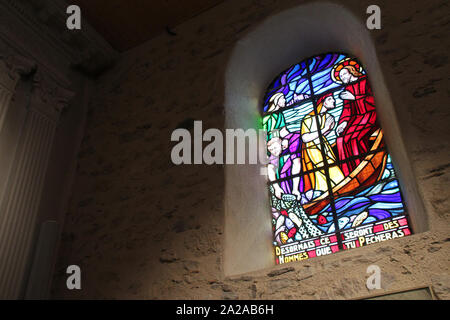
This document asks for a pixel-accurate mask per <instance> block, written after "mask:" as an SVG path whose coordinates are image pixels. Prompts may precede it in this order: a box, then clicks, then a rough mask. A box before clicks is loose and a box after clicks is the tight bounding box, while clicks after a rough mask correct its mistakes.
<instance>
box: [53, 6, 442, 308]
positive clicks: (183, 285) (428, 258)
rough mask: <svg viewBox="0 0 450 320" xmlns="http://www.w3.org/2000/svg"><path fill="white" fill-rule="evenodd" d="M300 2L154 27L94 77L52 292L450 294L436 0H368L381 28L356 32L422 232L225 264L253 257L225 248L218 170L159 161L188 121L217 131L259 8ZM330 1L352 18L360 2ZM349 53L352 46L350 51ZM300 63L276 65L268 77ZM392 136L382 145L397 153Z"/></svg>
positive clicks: (265, 232) (271, 10)
mask: <svg viewBox="0 0 450 320" xmlns="http://www.w3.org/2000/svg"><path fill="white" fill-rule="evenodd" d="M310 2H311V1H290V0H286V1H272V0H254V1H250V0H248V1H235V0H232V1H227V2H225V3H223V4H221V5H219V6H218V7H216V8H214V9H212V10H210V11H207V12H205V13H203V14H202V15H200V16H198V17H196V18H195V19H193V20H190V21H188V22H186V23H184V24H182V25H180V26H179V27H177V28H176V29H175V30H174V31H175V32H176V33H177V36H170V35H166V34H164V35H161V36H159V37H157V38H155V39H153V40H152V41H150V42H148V43H146V44H144V45H142V46H140V47H138V48H136V49H133V50H131V51H129V52H126V53H125V54H123V55H122V57H121V59H120V61H119V62H118V64H117V65H116V66H115V67H114V68H113V69H112V70H110V71H109V72H108V73H107V74H106V75H104V76H103V77H102V78H100V79H99V81H97V83H96V90H95V94H94V97H93V98H92V100H91V102H90V109H89V112H88V118H87V125H86V131H85V134H84V139H83V142H82V145H81V150H80V152H79V154H78V167H77V174H76V179H75V183H74V187H73V191H72V197H71V201H70V205H69V209H68V211H67V213H66V218H65V226H64V231H63V236H62V242H61V246H60V251H59V259H58V264H57V269H56V274H55V277H54V281H53V292H52V296H53V297H54V298H65V299H74V298H86V299H87V298H96V299H98V298H118V299H134V298H139V299H169V298H170V299H184V298H189V299H200V298H201V299H222V298H223V299H238V298H239V299H272V298H275V299H331V298H334V299H349V298H357V297H361V296H365V295H368V294H372V293H382V292H388V291H393V290H402V289H409V288H411V287H417V286H422V285H423V286H425V285H430V284H431V285H432V286H433V290H434V291H435V294H436V296H437V297H438V298H440V299H448V298H450V291H449V287H450V276H449V242H450V241H449V240H450V237H449V227H448V224H449V210H448V206H449V200H448V198H449V192H448V180H449V173H450V163H449V159H450V157H449V156H450V151H449V150H450V148H449V138H450V132H449V129H448V123H449V108H448V105H447V102H448V88H447V86H448V71H449V61H448V53H447V52H448V49H449V43H448V37H447V30H446V26H447V25H448V22H449V21H448V19H449V18H448V12H449V7H448V6H449V5H448V3H447V2H446V1H439V0H433V1H427V2H422V1H403V0H402V1H378V2H379V3H378V5H379V6H380V7H381V10H382V29H381V30H374V31H370V32H369V33H370V37H371V38H372V40H373V43H374V44H375V45H374V50H375V51H376V56H377V57H378V63H379V69H380V70H381V74H382V76H383V77H384V82H385V86H386V88H388V91H389V93H390V96H391V100H392V104H393V106H394V107H395V116H396V117H397V121H398V124H399V134H400V135H401V137H402V138H403V143H404V147H405V150H404V155H407V157H408V159H409V162H410V164H411V170H410V171H411V172H410V173H409V174H410V175H411V176H412V177H414V178H415V180H416V181H417V192H418V194H419V195H420V196H421V197H422V199H423V204H424V206H425V210H424V213H423V214H425V215H426V219H425V220H426V221H427V227H426V228H425V230H426V231H424V230H421V231H423V232H419V233H416V234H414V235H412V236H409V237H405V238H402V239H396V240H391V241H387V242H382V243H378V244H375V245H371V246H368V247H364V248H359V249H355V250H352V251H349V252H343V253H338V254H335V255H330V256H326V257H322V258H315V259H311V260H308V261H304V262H298V263H291V264H288V265H284V266H278V267H276V266H274V265H273V266H270V265H266V266H264V268H262V269H258V270H255V271H251V272H246V273H245V274H235V272H227V270H225V268H224V266H226V263H230V259H231V260H232V259H240V260H245V259H249V260H252V259H253V257H252V256H251V252H250V250H251V247H250V246H245V245H244V246H243V247H244V248H245V249H243V251H242V253H241V254H240V255H239V256H231V255H228V256H227V255H226V254H225V255H224V250H225V247H226V241H225V240H226V239H224V233H225V232H226V230H224V226H225V225H227V226H233V222H232V221H231V222H230V221H226V220H225V211H226V206H225V202H226V198H225V185H226V178H225V171H226V168H225V167H224V166H221V165H212V166H206V165H187V166H175V165H174V164H172V163H171V160H170V152H171V148H172V147H173V146H174V144H175V143H173V142H171V141H170V136H171V133H172V131H173V130H174V129H176V128H186V129H189V130H190V131H191V133H192V129H193V120H202V121H203V128H204V130H205V129H207V128H219V129H221V130H223V129H225V127H226V124H225V118H226V111H227V110H225V107H224V106H225V105H226V99H225V97H226V92H225V88H226V83H225V82H226V73H227V70H228V68H229V62H230V60H231V59H232V55H233V52H234V50H235V49H236V46H237V45H238V43H239V41H240V40H242V39H245V37H247V36H248V35H250V34H252V32H254V31H255V30H257V28H258V26H261V24H263V23H264V21H268V20H266V19H270V17H271V16H274V15H275V14H277V13H280V12H282V11H284V10H287V9H291V8H294V7H296V6H299V5H301V4H307V3H310ZM334 3H336V4H338V5H342V6H344V7H345V8H346V9H348V10H349V11H350V12H352V13H353V15H354V16H356V17H357V18H358V19H360V21H361V22H362V23H364V21H365V19H366V17H367V15H366V8H367V6H368V5H370V4H372V3H371V2H369V1H356V0H355V1H350V0H349V1H343V0H342V1H335V2H334ZM350 34H352V33H350ZM343 36H345V35H343ZM348 43H350V40H348ZM267 45H268V46H270V45H271V43H268V44H267ZM321 45H326V44H323V43H321ZM331 45H332V44H331ZM331 49H332V50H333V49H334V48H331ZM317 53H320V52H317ZM350 53H353V54H355V55H356V56H358V54H360V53H361V52H358V46H357V45H355V49H354V52H350ZM302 58H304V57H300V56H299V57H295V58H294V57H292V59H293V60H292V61H279V70H278V71H275V69H274V72H275V73H274V74H273V76H276V74H277V72H280V71H282V70H283V69H284V68H286V67H288V66H290V65H291V64H293V63H295V62H298V61H299V60H301V59H302ZM273 59H276V57H273ZM364 62H365V61H364ZM368 63H369V65H370V61H369V62H368ZM269 64H270V65H271V68H272V67H274V64H273V63H269V61H268V65H269ZM369 76H370V73H369ZM266 77H267V78H264V79H255V82H254V83H253V84H249V85H254V86H255V88H258V89H257V90H261V86H262V85H263V82H265V84H264V85H268V84H269V82H270V80H271V79H270V77H268V76H266ZM261 93H262V91H261ZM375 94H377V93H375ZM260 99H261V98H260ZM227 116H229V114H227ZM392 141H394V143H393V144H389V147H390V149H391V150H392V149H393V148H396V145H395V139H392ZM389 142H390V141H389ZM406 174H407V173H405V175H406ZM249 193H250V194H242V201H245V199H246V197H250V196H251V192H249ZM252 214H254V213H252ZM258 214H260V215H266V216H267V224H266V225H261V224H259V223H255V224H254V225H253V226H252V225H251V221H250V223H248V227H249V228H252V229H249V234H250V235H253V236H254V235H255V234H257V233H255V231H254V230H257V231H258V232H261V234H262V236H261V237H262V238H264V239H267V237H268V236H269V237H270V216H269V212H268V210H266V211H264V212H260V213H258ZM266 226H267V227H268V229H266ZM253 229H254V230H253ZM249 241H253V242H255V241H258V239H257V238H254V237H249ZM264 241H266V240H264ZM269 244H270V243H269ZM267 247H268V250H270V246H269V245H267ZM224 259H226V260H227V261H224ZM70 264H77V265H79V266H80V267H81V270H82V275H83V278H82V288H83V289H82V290H79V291H76V290H74V291H69V290H67V289H66V286H65V283H66V274H65V270H66V268H67V266H68V265H70ZM371 264H377V265H378V266H380V268H381V270H382V289H380V290H377V291H376V292H373V291H371V292H369V290H368V289H367V288H366V286H365V284H366V278H367V276H368V275H367V274H366V269H367V267H368V266H369V265H371ZM236 270H238V271H239V269H236ZM236 273H239V272H236ZM230 274H234V275H233V276H230Z"/></svg>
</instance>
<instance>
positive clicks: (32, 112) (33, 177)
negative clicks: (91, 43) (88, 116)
mask: <svg viewBox="0 0 450 320" xmlns="http://www.w3.org/2000/svg"><path fill="white" fill-rule="evenodd" d="M72 96H73V93H72V92H71V91H69V90H67V89H66V88H62V87H60V86H59V85H58V84H57V83H55V82H54V81H52V80H50V78H48V77H46V76H45V75H43V74H41V73H39V72H37V73H36V74H35V76H34V78H33V92H32V96H31V101H30V108H29V110H28V114H27V118H26V120H25V125H24V129H23V132H22V135H21V137H20V140H19V146H18V151H17V154H16V157H15V161H14V166H13V168H12V170H11V175H10V177H9V179H8V184H7V193H6V196H5V198H4V199H3V202H2V203H1V204H0V299H15V298H18V297H20V294H21V291H22V290H23V288H22V285H23V281H24V279H23V278H24V275H25V274H26V269H27V266H28V261H29V259H30V255H31V252H32V249H33V243H32V242H33V233H34V232H35V227H36V218H37V213H38V209H39V203H40V199H41V194H42V188H43V184H44V180H45V176H46V171H47V167H48V161H49V157H50V153H51V150H52V145H53V140H54V136H55V132H56V128H57V124H58V120H59V117H60V114H61V111H62V110H63V109H64V108H65V107H66V106H67V104H68V102H69V100H70V99H71V97H72Z"/></svg>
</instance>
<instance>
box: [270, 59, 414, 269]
mask: <svg viewBox="0 0 450 320" xmlns="http://www.w3.org/2000/svg"><path fill="white" fill-rule="evenodd" d="M263 127H264V129H265V130H267V150H268V155H269V157H270V161H269V164H268V168H267V169H268V178H269V193H270V204H271V212H272V225H273V232H274V246H275V256H276V263H277V264H282V263H286V262H291V261H300V260H304V259H309V258H313V257H316V256H322V255H327V254H331V253H334V252H338V251H341V250H347V249H353V248H357V247H361V246H366V245H369V244H372V243H376V242H380V241H385V240H390V239H395V238H399V237H404V236H407V235H409V234H411V230H410V227H409V223H408V218H407V212H406V207H405V205H404V202H403V198H402V195H401V190H400V186H399V183H398V180H397V177H396V174H395V170H394V167H393V164H392V161H391V157H390V155H389V153H388V151H387V147H386V144H385V141H384V139H383V131H382V130H381V128H380V125H379V123H378V121H377V114H376V107H375V101H374V97H373V95H372V90H371V87H370V84H369V81H368V77H367V74H366V72H365V70H364V68H363V66H362V65H361V63H360V62H359V61H358V60H357V59H356V58H354V57H351V56H348V55H346V54H339V53H328V54H323V55H318V56H314V57H312V58H309V59H306V60H304V61H302V62H301V63H299V64H296V65H294V66H292V67H290V68H289V69H287V70H286V71H284V72H283V73H281V74H280V75H279V76H278V77H277V78H276V79H275V80H274V81H273V82H272V84H271V85H270V86H269V88H268V90H267V93H266V96H265V98H264V105H263Z"/></svg>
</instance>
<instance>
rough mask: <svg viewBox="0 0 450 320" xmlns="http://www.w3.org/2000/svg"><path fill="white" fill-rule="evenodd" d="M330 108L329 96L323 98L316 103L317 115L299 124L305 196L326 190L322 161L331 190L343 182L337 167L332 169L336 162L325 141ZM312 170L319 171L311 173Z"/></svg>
mask: <svg viewBox="0 0 450 320" xmlns="http://www.w3.org/2000/svg"><path fill="white" fill-rule="evenodd" d="M334 108H335V99H334V97H333V94H331V93H329V94H326V95H324V96H322V97H321V98H319V100H318V101H317V112H316V113H317V114H316V113H315V112H314V111H312V112H311V113H310V114H309V115H308V116H306V117H305V119H304V120H303V122H302V127H301V134H302V140H303V142H304V146H303V148H302V168H303V172H309V173H308V174H307V175H305V177H304V191H305V192H307V193H308V192H309V193H311V191H310V190H312V192H315V191H320V192H321V193H323V192H326V191H327V190H328V185H327V180H326V176H325V171H324V170H325V169H324V160H325V161H326V162H327V163H328V165H329V166H330V168H329V174H330V179H331V183H332V186H335V185H337V184H338V183H339V182H341V181H342V180H343V179H344V175H343V174H342V172H341V169H340V168H339V167H338V166H333V164H334V163H335V162H336V156H335V154H334V152H333V149H332V148H331V145H330V143H329V142H328V140H327V138H326V136H327V135H328V134H329V133H330V132H331V131H332V130H333V129H334V126H335V121H334V118H333V116H332V115H330V114H329V113H328V112H327V111H328V110H330V109H334ZM319 130H320V132H321V136H322V146H323V147H322V146H321V142H320V140H321V139H320V134H319ZM324 157H325V159H324ZM320 168H322V170H320ZM315 169H319V170H316V171H313V170H315ZM307 198H308V196H307ZM309 198H311V197H309Z"/></svg>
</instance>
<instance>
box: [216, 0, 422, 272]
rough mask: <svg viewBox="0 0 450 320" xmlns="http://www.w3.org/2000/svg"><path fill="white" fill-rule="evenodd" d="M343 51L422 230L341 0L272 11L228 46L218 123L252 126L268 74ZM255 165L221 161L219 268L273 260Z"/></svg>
mask: <svg viewBox="0 0 450 320" xmlns="http://www.w3.org/2000/svg"><path fill="white" fill-rule="evenodd" d="M325 52H346V53H348V54H351V55H354V56H356V57H357V58H359V59H360V60H361V62H362V63H363V64H364V66H365V68H366V69H367V71H368V75H369V78H370V81H371V84H372V87H373V91H374V96H375V100H376V103H377V110H378V117H379V119H380V122H381V126H382V127H383V131H384V132H385V138H386V142H387V144H388V145H391V146H395V148H392V149H391V150H390V151H391V155H392V158H393V161H394V162H395V164H396V168H397V171H398V176H399V178H400V182H401V187H402V190H404V197H405V201H406V205H407V207H408V211H409V215H410V219H411V223H412V228H413V230H414V232H415V233H418V232H423V231H426V230H427V228H428V227H427V219H426V215H425V211H424V206H423V203H422V200H421V197H420V196H419V193H418V189H417V184H416V179H415V177H414V175H413V173H412V170H411V165H410V163H409V160H408V155H407V153H406V149H405V147H404V143H403V140H402V137H401V134H400V128H399V126H398V122H397V119H396V114H395V110H394V107H393V104H392V101H391V98H390V95H389V92H388V90H387V88H386V86H385V83H384V80H383V76H382V74H381V69H380V66H379V63H378V59H377V56H376V52H375V47H374V44H373V41H372V39H371V36H370V33H369V30H367V28H366V25H365V21H360V20H359V19H357V18H356V17H355V16H354V15H353V14H352V13H351V12H350V11H349V10H347V9H346V8H345V7H343V6H341V5H336V4H331V3H317V4H307V5H302V6H299V7H296V8H292V9H290V10H287V11H284V12H281V13H279V14H276V15H274V16H272V17H270V18H268V19H267V20H266V21H264V22H263V23H261V24H260V25H259V26H257V27H256V28H255V29H254V30H253V31H251V32H250V33H248V34H247V35H246V36H245V37H244V38H243V39H241V40H240V41H239V42H238V43H237V44H236V46H235V48H234V50H233V53H232V55H231V58H230V60H229V62H228V65H227V70H226V73H225V112H226V117H225V127H226V128H242V129H245V130H246V129H248V128H253V127H254V124H255V123H259V122H260V110H261V108H262V98H263V96H264V93H265V90H266V89H267V87H268V85H269V84H270V82H271V81H272V80H273V78H274V77H275V76H277V75H278V74H279V73H280V72H281V71H283V70H285V69H286V68H288V67H289V66H291V65H293V64H295V63H297V62H299V61H301V60H303V59H304V58H306V57H309V56H313V55H316V54H320V53H325ZM260 168H261V166H260V165H239V166H232V165H228V166H226V169H225V240H224V241H225V243H224V259H223V261H224V266H223V267H224V273H225V275H226V276H231V275H237V274H241V273H246V272H250V271H256V270H260V269H264V268H269V267H272V266H274V264H275V258H274V254H273V247H272V229H271V228H272V227H271V219H270V207H269V199H268V192H267V185H266V183H267V182H266V177H265V176H263V175H260Z"/></svg>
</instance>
